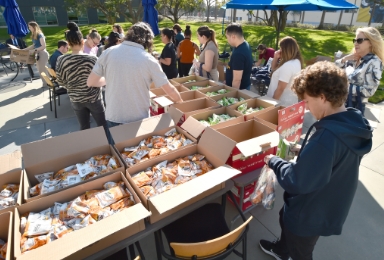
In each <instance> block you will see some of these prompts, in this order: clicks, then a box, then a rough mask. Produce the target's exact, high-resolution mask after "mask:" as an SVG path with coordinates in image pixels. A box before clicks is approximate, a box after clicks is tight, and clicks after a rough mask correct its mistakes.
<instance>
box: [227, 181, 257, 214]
mask: <svg viewBox="0 0 384 260" xmlns="http://www.w3.org/2000/svg"><path fill="white" fill-rule="evenodd" d="M256 183H257V182H252V183H251V184H248V185H247V186H245V187H244V198H243V206H242V207H241V210H242V211H245V210H246V209H248V208H250V207H252V202H251V194H252V193H253V192H254V190H255V188H256ZM240 189H241V188H240V187H237V186H233V188H232V189H231V191H232V193H233V195H234V197H235V200H236V203H237V204H238V205H240ZM228 200H229V201H230V202H231V203H232V204H233V201H232V200H231V199H230V198H229V197H228Z"/></svg>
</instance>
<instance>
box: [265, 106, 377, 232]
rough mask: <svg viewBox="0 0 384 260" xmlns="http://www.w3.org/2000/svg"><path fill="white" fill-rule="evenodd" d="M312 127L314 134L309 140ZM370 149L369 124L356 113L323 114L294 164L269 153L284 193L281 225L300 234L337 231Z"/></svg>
mask: <svg viewBox="0 0 384 260" xmlns="http://www.w3.org/2000/svg"><path fill="white" fill-rule="evenodd" d="M312 127H315V128H316V132H315V133H314V134H313V135H312V136H311V138H310V139H309V141H308V143H307V144H305V143H306V140H307V138H308V134H309V133H310V132H311V129H312ZM371 148H372V128H371V126H370V125H369V123H368V121H367V120H366V119H365V118H363V116H362V114H361V113H360V111H358V110H356V109H354V108H348V109H347V111H345V112H341V113H337V114H333V115H330V116H326V117H324V118H322V119H321V120H319V121H318V122H316V123H314V124H313V125H312V126H311V128H310V130H309V131H308V133H307V136H306V138H305V140H304V143H303V146H302V148H301V150H300V153H299V156H298V159H297V162H296V163H290V162H286V161H284V160H282V159H281V158H279V157H276V156H275V157H272V158H271V160H270V161H269V166H270V167H271V168H272V169H273V170H274V172H275V174H276V176H277V180H278V182H279V184H280V185H281V187H282V188H283V189H284V190H285V193H284V202H285V204H284V217H283V220H284V225H285V226H286V227H287V228H288V229H289V230H290V231H291V232H292V233H294V234H296V235H298V236H330V235H339V234H341V231H342V227H343V224H344V222H345V220H346V218H347V215H348V212H349V209H350V207H351V204H352V201H353V197H354V196H355V192H356V189H357V184H358V182H359V165H360V161H361V159H362V157H363V156H364V155H365V154H367V153H368V152H369V151H370V150H371Z"/></svg>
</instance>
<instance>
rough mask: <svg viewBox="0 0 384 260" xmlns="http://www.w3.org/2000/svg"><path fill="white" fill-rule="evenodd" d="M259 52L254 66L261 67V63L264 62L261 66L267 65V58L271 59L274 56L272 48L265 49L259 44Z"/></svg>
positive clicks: (264, 46) (265, 47) (263, 45)
mask: <svg viewBox="0 0 384 260" xmlns="http://www.w3.org/2000/svg"><path fill="white" fill-rule="evenodd" d="M257 50H258V51H259V60H258V61H257V62H256V64H255V66H256V67H259V66H261V62H262V61H263V60H264V64H263V66H265V65H267V62H268V60H269V58H273V57H274V56H275V50H274V49H272V48H267V46H266V45H265V44H260V45H259V46H258V47H257Z"/></svg>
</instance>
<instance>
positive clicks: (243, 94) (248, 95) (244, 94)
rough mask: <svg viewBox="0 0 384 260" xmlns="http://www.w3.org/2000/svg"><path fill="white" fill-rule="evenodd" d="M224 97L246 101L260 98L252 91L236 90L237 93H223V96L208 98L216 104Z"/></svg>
mask: <svg viewBox="0 0 384 260" xmlns="http://www.w3.org/2000/svg"><path fill="white" fill-rule="evenodd" d="M224 97H226V98H229V97H233V98H237V99H240V98H244V99H245V100H248V99H251V98H257V97H260V95H258V94H256V93H254V92H252V91H249V90H246V91H243V90H238V91H232V92H228V93H225V94H221V95H217V96H213V97H210V98H211V99H213V100H215V101H216V102H217V101H219V100H220V99H222V98H224ZM240 102H241V101H240Z"/></svg>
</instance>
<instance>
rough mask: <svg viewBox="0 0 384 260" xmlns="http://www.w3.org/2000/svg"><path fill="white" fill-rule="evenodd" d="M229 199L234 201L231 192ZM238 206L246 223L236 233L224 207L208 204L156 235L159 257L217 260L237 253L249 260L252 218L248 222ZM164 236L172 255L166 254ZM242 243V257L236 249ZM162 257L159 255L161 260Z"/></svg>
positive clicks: (177, 259) (157, 232)
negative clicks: (248, 250) (248, 238)
mask: <svg viewBox="0 0 384 260" xmlns="http://www.w3.org/2000/svg"><path fill="white" fill-rule="evenodd" d="M227 195H228V196H229V197H231V199H233V201H235V200H234V198H233V194H232V192H231V191H229V192H228V193H227ZM235 206H236V208H237V210H238V212H239V214H240V215H241V217H242V219H243V221H244V223H243V224H242V225H240V226H239V227H238V228H236V229H235V230H233V231H230V230H229V228H228V225H227V223H226V221H225V217H224V214H223V212H222V207H221V205H220V204H218V203H211V204H206V205H204V206H203V207H201V208H199V209H197V210H195V211H194V212H192V213H190V214H188V215H187V216H184V217H182V218H181V219H179V220H176V221H175V222H173V223H171V224H170V225H168V226H166V227H164V228H163V229H161V230H159V231H156V232H155V241H156V248H157V249H158V254H161V256H163V257H165V258H166V259H170V260H179V259H194V260H198V259H204V260H218V259H225V258H226V257H228V256H229V255H230V254H231V253H235V254H236V255H237V256H239V257H241V258H242V259H247V232H248V230H249V227H248V223H249V222H250V221H251V220H252V218H253V217H252V216H250V217H249V218H248V220H247V219H246V218H245V216H244V214H243V212H242V211H241V209H240V207H239V206H238V205H237V204H236V203H235ZM161 232H163V233H164V235H165V237H166V238H167V241H168V245H169V246H170V251H171V255H170V254H168V253H166V252H165V250H164V245H163V239H162V234H161ZM240 243H242V253H240V252H239V251H238V250H237V249H235V248H236V247H237V246H238V245H239V244H240ZM161 256H160V255H158V257H161Z"/></svg>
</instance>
